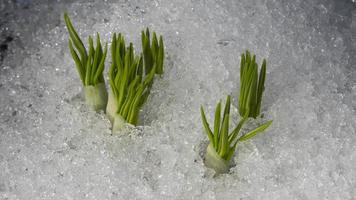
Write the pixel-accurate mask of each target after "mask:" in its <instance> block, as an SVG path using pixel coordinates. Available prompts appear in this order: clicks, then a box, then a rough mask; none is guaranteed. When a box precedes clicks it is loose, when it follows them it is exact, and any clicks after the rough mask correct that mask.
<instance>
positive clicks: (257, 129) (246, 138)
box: [238, 120, 272, 142]
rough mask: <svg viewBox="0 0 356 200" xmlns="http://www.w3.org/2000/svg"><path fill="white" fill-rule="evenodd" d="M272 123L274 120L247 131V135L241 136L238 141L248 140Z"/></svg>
mask: <svg viewBox="0 0 356 200" xmlns="http://www.w3.org/2000/svg"><path fill="white" fill-rule="evenodd" d="M271 124H272V120H271V121H268V122H266V123H264V124H262V125H260V126H259V127H257V128H255V129H254V130H252V131H250V132H248V133H246V134H245V135H243V136H241V137H240V138H239V139H238V141H240V142H242V141H246V140H248V139H250V138H252V137H254V136H255V135H256V134H257V133H260V132H262V131H264V130H265V129H267V128H268V127H269V126H270V125H271Z"/></svg>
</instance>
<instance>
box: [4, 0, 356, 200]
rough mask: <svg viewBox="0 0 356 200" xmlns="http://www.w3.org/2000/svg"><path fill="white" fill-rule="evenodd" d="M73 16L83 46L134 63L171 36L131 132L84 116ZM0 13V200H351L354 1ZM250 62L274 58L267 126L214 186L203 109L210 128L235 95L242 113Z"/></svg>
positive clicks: (225, 1) (31, 8)
mask: <svg viewBox="0 0 356 200" xmlns="http://www.w3.org/2000/svg"><path fill="white" fill-rule="evenodd" d="M65 11H67V12H68V14H69V15H70V17H71V19H72V22H73V24H74V26H75V28H76V29H77V31H78V32H79V34H80V36H81V37H82V38H83V40H84V41H85V43H87V42H86V41H87V39H86V38H87V36H88V35H93V34H95V33H96V32H99V33H100V34H101V37H102V38H103V40H104V41H108V42H109V43H110V40H111V39H110V38H111V36H112V34H113V33H114V32H121V33H123V34H124V36H125V38H126V40H128V41H132V42H133V43H134V45H135V47H136V49H137V50H138V51H140V49H141V47H140V32H141V30H142V29H144V28H145V27H149V28H150V29H151V30H154V31H156V32H157V33H158V34H161V35H163V37H164V42H165V50H166V59H165V72H164V75H163V76H161V77H156V79H155V83H154V85H153V88H152V93H151V95H150V97H149V99H148V101H147V103H146V104H145V105H144V107H143V109H142V111H141V112H140V116H141V121H140V124H139V126H138V127H137V129H132V130H128V131H126V132H125V133H121V134H119V135H111V130H110V123H109V121H108V119H107V118H106V116H105V114H104V113H95V112H93V111H90V110H89V109H88V108H87V107H86V106H85V105H84V103H83V101H82V100H81V98H80V95H79V94H80V92H81V83H80V80H79V76H78V73H77V71H76V68H75V66H74V62H73V60H72V58H71V56H70V53H69V50H68V33H67V29H66V28H65V24H64V21H63V13H64V12H65ZM0 13H1V14H0V17H1V18H0V34H1V35H0V42H3V43H2V44H3V45H5V46H6V45H7V50H5V46H3V48H1V49H2V50H3V51H1V52H2V54H1V57H2V59H1V60H0V65H1V67H0V199H4V200H5V199H6V200H13V199H14V200H15V199H100V200H101V199H204V200H210V199H211V200H212V199H219V200H220V199H240V200H258V199H261V200H262V199H263V200H265V199H281V200H285V199H300V200H306V199H310V200H315V199H333V200H337V199H342V200H355V199H356V133H355V129H356V115H355V114H356V84H355V83H356V72H355V70H356V69H355V67H356V66H355V65H356V58H355V53H356V5H355V3H353V2H352V1H342V0H341V1H336V0H335V1H331V0H328V1H323V0H309V1H304V0H294V1H283V0H271V1H267V0H239V1H236V0H218V1H215V0H206V1H195V0H192V1H178V0H162V1H161V0H154V1H139V0H134V1H110V0H109V1H94V0H92V1H84V0H82V1H77V2H75V3H71V2H69V1H59V0H57V1H29V0H27V1H26V0H21V1H10V0H4V1H1V2H0ZM10 35H11V37H12V38H13V39H12V41H10V40H11V39H7V40H8V41H7V42H6V41H5V40H6V38H8V36H10ZM5 43H6V44H5ZM246 49H249V50H251V51H252V52H253V53H255V54H256V55H257V58H258V62H259V63H261V60H262V58H266V59H267V63H268V64H267V78H266V90H265V93H264V100H263V112H264V113H265V118H266V119H273V124H272V126H271V127H269V128H268V129H267V130H266V131H265V132H264V133H262V134H260V135H258V136H256V137H255V138H253V139H251V140H249V141H247V142H244V143H242V144H241V145H240V146H238V148H237V152H236V154H235V156H234V158H233V161H234V164H235V165H234V167H232V168H231V170H230V172H229V173H228V174H224V175H220V176H218V177H216V178H214V177H213V172H212V170H210V169H207V168H206V167H205V166H204V164H203V158H202V156H201V154H202V152H203V151H204V149H203V147H204V145H206V142H207V137H206V135H205V134H204V132H203V126H202V123H201V118H200V112H199V106H200V105H203V106H204V107H205V109H206V110H207V114H208V119H209V120H210V121H211V120H212V116H213V110H214V107H215V104H216V102H217V101H218V100H219V99H225V98H226V95H227V94H231V95H232V97H233V99H234V101H233V102H234V105H235V106H236V105H237V95H238V86H239V61H240V56H239V55H240V54H241V53H242V52H243V51H244V50H246ZM110 60H111V58H110V55H109V56H108V59H107V63H106V67H107V66H109V64H110ZM105 74H106V73H105Z"/></svg>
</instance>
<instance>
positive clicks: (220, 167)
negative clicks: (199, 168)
mask: <svg viewBox="0 0 356 200" xmlns="http://www.w3.org/2000/svg"><path fill="white" fill-rule="evenodd" d="M230 104H231V103H230V95H228V96H227V99H226V103H225V108H224V112H223V115H222V119H221V101H220V102H219V103H218V104H217V105H216V108H215V119H214V127H213V128H214V129H213V130H212V129H211V128H210V125H209V123H208V122H207V119H206V116H205V112H204V109H203V106H201V107H200V112H201V117H202V121H203V126H204V129H205V133H206V134H207V136H208V138H209V141H210V143H209V145H208V148H207V151H206V155H205V165H206V166H207V167H209V168H212V169H214V170H215V172H216V174H217V175H218V174H221V173H226V172H227V171H228V170H229V165H230V160H231V158H232V156H233V155H234V153H235V150H236V147H237V144H238V143H239V142H243V141H246V140H248V139H250V138H252V137H254V136H255V135H256V134H258V133H260V132H262V131H264V130H265V129H266V128H268V127H269V126H270V125H271V123H272V121H268V122H266V123H264V124H262V125H260V126H258V127H257V128H255V129H253V130H251V131H249V132H248V133H246V134H243V135H242V134H240V130H241V128H242V126H243V125H244V123H245V122H246V120H247V119H248V114H246V115H245V116H244V117H242V118H241V119H240V121H239V123H238V124H237V126H236V127H235V128H234V129H233V130H232V131H231V132H230V133H229V122H230Z"/></svg>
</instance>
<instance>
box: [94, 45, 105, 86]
mask: <svg viewBox="0 0 356 200" xmlns="http://www.w3.org/2000/svg"><path fill="white" fill-rule="evenodd" d="M107 50H108V43H106V44H105V50H104V55H103V56H102V57H101V61H100V63H99V66H98V69H97V70H96V73H95V76H94V83H95V84H96V83H97V81H98V78H99V77H100V76H102V74H103V71H104V64H105V58H106V53H107Z"/></svg>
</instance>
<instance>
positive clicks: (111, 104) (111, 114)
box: [106, 90, 118, 124]
mask: <svg viewBox="0 0 356 200" xmlns="http://www.w3.org/2000/svg"><path fill="white" fill-rule="evenodd" d="M117 109H118V108H117V104H116V101H115V96H114V94H113V93H112V91H111V90H109V98H108V104H107V106H106V115H107V116H108V118H109V120H110V122H111V124H114V118H115V115H116V112H117Z"/></svg>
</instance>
